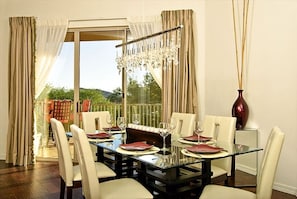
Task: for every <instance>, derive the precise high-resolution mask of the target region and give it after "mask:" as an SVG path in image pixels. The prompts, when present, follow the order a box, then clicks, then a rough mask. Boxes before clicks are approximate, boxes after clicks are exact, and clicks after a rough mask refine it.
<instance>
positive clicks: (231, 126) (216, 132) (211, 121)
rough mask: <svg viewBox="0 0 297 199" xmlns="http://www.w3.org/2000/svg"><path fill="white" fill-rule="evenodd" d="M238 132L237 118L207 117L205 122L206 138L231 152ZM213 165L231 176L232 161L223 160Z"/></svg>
mask: <svg viewBox="0 0 297 199" xmlns="http://www.w3.org/2000/svg"><path fill="white" fill-rule="evenodd" d="M235 131H236V118H235V117H225V116H215V115H206V116H205V118H204V122H203V133H202V135H204V136H210V137H213V138H214V139H216V140H217V144H218V145H220V146H222V147H224V148H225V149H226V150H229V151H231V150H232V147H233V144H234V135H235ZM212 165H215V166H217V167H220V168H222V169H224V170H226V171H227V175H228V176H230V175H231V167H232V159H231V158H223V159H218V160H214V161H212Z"/></svg>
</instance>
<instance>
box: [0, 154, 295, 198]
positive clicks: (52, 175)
mask: <svg viewBox="0 0 297 199" xmlns="http://www.w3.org/2000/svg"><path fill="white" fill-rule="evenodd" d="M237 175H238V176H239V177H237V181H236V182H237V184H243V183H245V184H246V183H253V182H254V180H255V179H254V178H253V177H251V176H250V175H248V174H244V173H243V172H238V173H237ZM251 190H252V191H254V189H251ZM59 193H60V177H59V171H58V163H57V162H37V163H36V164H35V165H30V166H28V167H12V165H10V164H6V163H5V162H4V161H3V160H0V198H1V199H55V198H59ZM78 198H80V199H81V198H82V195H81V189H80V188H78V189H75V190H74V193H73V199H78ZM272 199H296V197H295V196H293V195H289V194H285V193H282V192H279V191H273V196H272Z"/></svg>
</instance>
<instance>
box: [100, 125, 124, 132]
mask: <svg viewBox="0 0 297 199" xmlns="http://www.w3.org/2000/svg"><path fill="white" fill-rule="evenodd" d="M103 130H104V131H109V128H108V127H107V128H103ZM110 130H111V131H120V130H121V128H120V127H118V126H113V127H111V128H110Z"/></svg>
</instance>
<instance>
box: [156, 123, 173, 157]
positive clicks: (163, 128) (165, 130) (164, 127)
mask: <svg viewBox="0 0 297 199" xmlns="http://www.w3.org/2000/svg"><path fill="white" fill-rule="evenodd" d="M169 126H170V125H169V123H167V122H160V124H159V134H160V135H161V136H162V137H163V148H162V151H163V152H165V151H166V143H165V139H166V137H167V136H168V135H169V134H170V127H169Z"/></svg>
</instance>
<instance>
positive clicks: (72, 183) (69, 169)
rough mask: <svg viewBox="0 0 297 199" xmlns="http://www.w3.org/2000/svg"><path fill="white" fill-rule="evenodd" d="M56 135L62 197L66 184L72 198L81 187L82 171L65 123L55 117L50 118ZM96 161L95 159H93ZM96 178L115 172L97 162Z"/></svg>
mask: <svg viewBox="0 0 297 199" xmlns="http://www.w3.org/2000/svg"><path fill="white" fill-rule="evenodd" d="M50 122H51V125H52V129H53V133H54V136H55V138H56V144H57V150H58V158H59V174H60V176H61V187H60V188H61V190H60V199H62V198H64V193H65V186H66V189H67V198H68V199H71V198H72V189H73V188H77V187H81V176H82V175H81V173H80V169H79V165H74V164H73V162H72V158H71V153H70V149H69V145H68V140H67V136H66V133H65V129H64V126H63V124H62V123H61V122H60V121H58V120H57V119H55V118H51V120H50ZM92 161H93V162H94V160H92ZM94 164H95V163H94ZM96 169H97V171H98V172H95V174H94V177H95V178H113V177H115V175H116V174H115V172H113V170H112V169H110V168H109V167H107V166H106V165H104V164H103V163H99V162H98V163H96Z"/></svg>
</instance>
